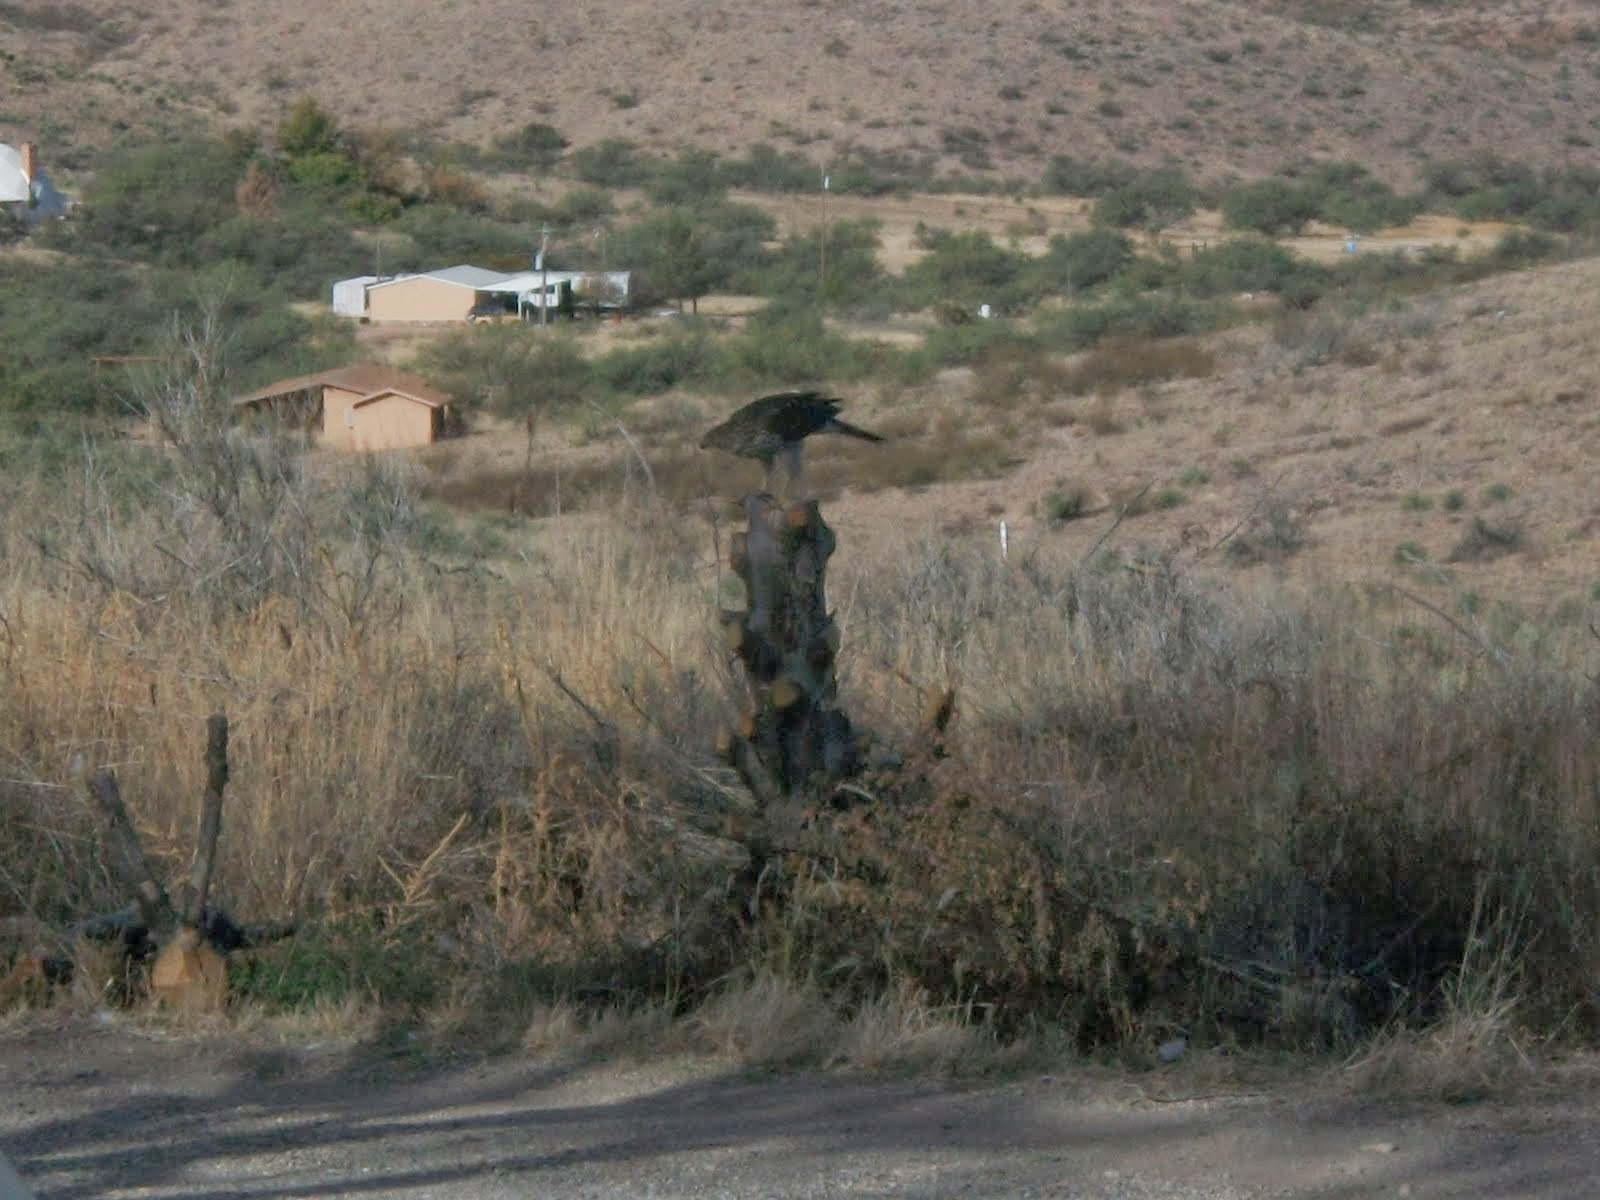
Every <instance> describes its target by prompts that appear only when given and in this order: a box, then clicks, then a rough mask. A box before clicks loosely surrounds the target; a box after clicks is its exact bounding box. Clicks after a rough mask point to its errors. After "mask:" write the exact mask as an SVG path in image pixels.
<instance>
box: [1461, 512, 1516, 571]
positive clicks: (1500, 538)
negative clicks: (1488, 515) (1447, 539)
mask: <svg viewBox="0 0 1600 1200" xmlns="http://www.w3.org/2000/svg"><path fill="white" fill-rule="evenodd" d="M1522 548H1523V538H1522V525H1521V523H1520V522H1517V521H1507V522H1503V523H1498V524H1497V523H1493V522H1489V521H1485V520H1484V519H1483V518H1482V517H1473V518H1472V524H1471V525H1470V526H1469V527H1468V528H1467V531H1466V532H1465V533H1463V534H1462V535H1461V539H1460V540H1459V541H1458V542H1456V544H1455V546H1454V547H1453V548H1452V549H1451V551H1450V555H1449V561H1450V562H1489V561H1492V560H1494V559H1496V558H1503V557H1504V556H1505V555H1507V554H1516V553H1517V552H1519V551H1520V550H1522Z"/></svg>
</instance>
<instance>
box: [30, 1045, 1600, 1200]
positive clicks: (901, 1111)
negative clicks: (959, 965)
mask: <svg viewBox="0 0 1600 1200" xmlns="http://www.w3.org/2000/svg"><path fill="white" fill-rule="evenodd" d="M1141 1078H1144V1079H1145V1081H1146V1084H1153V1083H1158V1082H1159V1083H1161V1084H1162V1085H1163V1086H1165V1085H1167V1084H1170V1083H1171V1082H1172V1080H1170V1079H1165V1080H1157V1079H1155V1078H1154V1077H1139V1076H1126V1077H1120V1078H1116V1079H1109V1080H1108V1079H1105V1078H1100V1079H1097V1080H1093V1081H1089V1080H1086V1079H1075V1078H1067V1077H1056V1078H1036V1079H1030V1080H1027V1081H1025V1082H1019V1083H1008V1084H999V1085H996V1084H984V1085H974V1086H961V1085H951V1084H945V1083H938V1082H931V1081H892V1080H891V1081H885V1080H867V1079H861V1078H819V1077H814V1076H800V1077H794V1076H786V1077H781V1078H757V1077H753V1076H750V1075H749V1074H747V1073H742V1072H738V1071H729V1070H728V1069H726V1068H725V1067H723V1068H719V1067H716V1066H714V1065H707V1064H699V1065H684V1064H673V1065H658V1066H639V1065H630V1066H594V1065H587V1066H557V1065H551V1064H549V1063H540V1062H536V1061H532V1060H529V1059H527V1058H525V1057H509V1058H497V1059H491V1060H485V1061H472V1062H454V1063H450V1064H447V1065H439V1064H437V1063H435V1064H422V1063H418V1062H416V1061H413V1060H412V1059H410V1058H408V1057H407V1056H406V1055H404V1054H401V1055H396V1054H395V1053H393V1052H392V1051H391V1052H379V1051H377V1050H373V1049H370V1048H351V1047H348V1046H337V1045H332V1044H323V1045H320V1046H319V1045H316V1044H310V1045H295V1046H288V1045H282V1044H261V1045H256V1046H253V1047H240V1046H238V1045H237V1044H229V1043H224V1042H220V1041H212V1042H207V1041H205V1040H195V1039H181V1040H161V1039H158V1038H157V1037H155V1036H154V1035H152V1034H150V1033H148V1032H145V1033H138V1032H130V1031H128V1030H125V1029H122V1028H113V1029H94V1028H91V1027H88V1026H80V1025H73V1026H70V1027H67V1028H64V1029H58V1030H42V1029H39V1028H36V1027H35V1028H32V1029H30V1030H28V1031H24V1032H11V1033H8V1034H5V1035H3V1036H0V1095H3V1096H4V1103H3V1104H0V1148H3V1149H4V1151H5V1153H6V1154H7V1155H8V1156H9V1157H10V1158H11V1160H12V1162H13V1163H15V1165H16V1167H17V1169H18V1170H19V1172H20V1173H21V1175H22V1177H23V1178H24V1179H25V1180H26V1181H27V1182H28V1183H29V1185H30V1186H31V1187H32V1188H33V1189H34V1191H35V1192H36V1194H37V1195H38V1196H39V1197H40V1200H45V1198H51V1200H68V1198H76V1197H91V1196H94V1197H134V1196H145V1197H192V1198H197V1200H224V1198H229V1200H231V1198H236V1197H237V1198H243V1197H324V1196H350V1197H389V1196H396V1197H401V1196H403V1197H439V1198H443V1197H451V1198H464V1200H489V1198H491V1197H493V1198H500V1197H506V1198H509V1197H530V1196H550V1197H563V1198H567V1200H576V1198H579V1197H646V1196H649V1197H660V1198H668V1197H685V1198H687V1197H696V1198H701V1197H808V1198H815V1200H822V1198H825V1197H860V1196H899V1197H930V1198H931V1197H957V1196H994V1197H1055V1198H1066V1197H1085V1198H1087V1197H1103V1198H1107V1200H1158V1198H1168V1200H1234V1198H1241V1197H1290V1198H1297V1200H1301V1198H1303V1200H1311V1198H1317V1200H1334V1198H1336V1197H1337V1198H1339V1200H1353V1198H1356V1197H1380V1196H1396V1197H1399V1196H1411V1197H1453V1198H1457V1200H1525V1198H1532V1197H1549V1198H1552V1200H1554V1198H1557V1197H1560V1198H1562V1200H1574V1198H1578V1197H1584V1196H1591V1195H1600V1119H1597V1118H1600V1098H1597V1096H1596V1095H1595V1093H1594V1092H1593V1091H1592V1090H1590V1091H1587V1092H1586V1093H1585V1094H1584V1095H1583V1096H1581V1097H1579V1098H1576V1099H1575V1098H1573V1097H1571V1096H1570V1095H1568V1096H1563V1097H1561V1098H1559V1099H1556V1098H1554V1097H1553V1096H1547V1095H1541V1098H1539V1099H1527V1098H1524V1099H1522V1100H1519V1101H1518V1102H1516V1103H1515V1104H1510V1103H1498V1102H1497V1103H1484V1104H1477V1105H1470V1106H1459V1107H1444V1106H1431V1105H1430V1106H1416V1105H1400V1104H1395V1103H1387V1102H1374V1101H1372V1100H1370V1099H1356V1098H1351V1097H1346V1096H1340V1095H1337V1094H1335V1092H1334V1091H1333V1090H1332V1089H1330V1088H1329V1087H1328V1086H1326V1085H1322V1086H1316V1087H1300V1086H1288V1087H1285V1086H1282V1085H1280V1086H1277V1087H1275V1088H1273V1089H1272V1090H1270V1091H1269V1092H1267V1093H1265V1094H1248V1093H1247V1094H1236V1095H1220V1096H1219V1095H1213V1096H1211V1097H1208V1098H1201V1099H1195V1100H1187V1101H1184V1100H1179V1101H1171V1100H1165V1101H1161V1102H1156V1101H1154V1100H1152V1099H1150V1098H1149V1093H1148V1092H1147V1090H1146V1087H1145V1085H1142V1084H1141V1083H1140V1079H1141ZM1551 1090H1554V1089H1551Z"/></svg>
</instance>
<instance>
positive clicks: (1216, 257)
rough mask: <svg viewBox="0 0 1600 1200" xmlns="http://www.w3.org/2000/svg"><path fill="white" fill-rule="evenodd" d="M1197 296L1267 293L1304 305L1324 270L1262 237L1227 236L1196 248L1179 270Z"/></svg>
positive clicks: (1319, 286)
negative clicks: (1192, 255) (1222, 239)
mask: <svg viewBox="0 0 1600 1200" xmlns="http://www.w3.org/2000/svg"><path fill="white" fill-rule="evenodd" d="M1183 278H1184V281H1185V283H1186V284H1187V285H1188V287H1189V288H1190V290H1192V291H1193V292H1194V294H1195V295H1197V296H1229V295H1235V294H1237V293H1240V292H1270V293H1275V294H1277V295H1279V296H1282V297H1283V299H1284V300H1285V301H1287V302H1288V303H1289V304H1291V305H1292V306H1294V307H1295V308H1305V307H1308V306H1309V305H1310V304H1311V303H1312V302H1313V301H1315V300H1316V298H1317V297H1318V296H1319V295H1320V294H1321V292H1322V289H1323V287H1324V286H1325V278H1326V276H1325V272H1324V271H1323V270H1322V269H1321V268H1319V267H1318V266H1317V265H1316V264H1315V263H1309V262H1306V261H1305V260H1303V259H1300V258H1296V257H1295V256H1294V255H1293V254H1291V253H1290V252H1289V251H1288V250H1285V249H1284V248H1283V247H1282V246H1279V245H1278V244H1277V243H1275V242H1270V241H1267V240H1266V239H1264V238H1231V239H1229V240H1228V241H1225V242H1222V243H1220V244H1219V245H1217V246H1214V247H1211V248H1209V249H1206V250H1202V251H1200V252H1199V253H1198V254H1196V255H1195V256H1194V257H1193V258H1191V259H1190V260H1189V261H1188V262H1187V263H1186V264H1185V265H1184V269H1183Z"/></svg>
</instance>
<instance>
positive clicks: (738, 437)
mask: <svg viewBox="0 0 1600 1200" xmlns="http://www.w3.org/2000/svg"><path fill="white" fill-rule="evenodd" d="M841 403H842V401H840V400H837V399H835V398H833V397H830V396H824V395H823V394H822V393H821V392H778V393H776V394H775V395H771V396H762V397H761V399H759V400H752V401H751V402H750V403H749V404H746V405H745V406H744V407H743V408H741V409H740V410H739V411H738V412H736V413H734V414H733V416H731V417H729V418H728V419H727V420H726V421H724V422H723V423H722V424H721V425H718V426H717V427H716V428H715V429H713V430H711V431H710V432H709V433H707V434H706V435H705V437H703V438H701V439H700V448H701V449H702V450H707V449H715V450H726V451H727V452H728V453H730V454H737V455H740V456H741V457H743V458H753V459H755V460H756V461H758V462H759V463H761V465H762V466H763V467H765V468H766V470H767V487H768V488H769V489H770V488H771V486H772V467H773V463H774V462H776V461H777V460H778V459H780V458H781V459H783V462H784V465H785V467H786V468H787V469H788V472H789V482H790V486H791V487H792V486H793V485H794V484H796V483H798V482H799V480H800V452H801V448H802V446H803V445H804V443H805V440H806V438H808V437H810V436H811V435H812V434H813V433H842V434H844V435H845V436H846V437H853V438H860V439H861V440H862V441H866V442H881V441H883V439H882V438H881V437H879V436H878V435H877V434H875V433H868V432H867V431H866V430H865V429H860V428H858V427H856V426H854V425H850V424H847V423H846V422H844V421H841V420H839V418H838V417H837V416H836V415H835V414H837V413H838V411H839V405H840V404H841Z"/></svg>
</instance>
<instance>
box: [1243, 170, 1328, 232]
mask: <svg viewBox="0 0 1600 1200" xmlns="http://www.w3.org/2000/svg"><path fill="white" fill-rule="evenodd" d="M1316 215H1317V204H1316V201H1315V200H1314V199H1313V198H1312V196H1311V195H1310V193H1308V192H1307V191H1306V190H1305V189H1303V188H1299V187H1296V186H1295V185H1294V184H1292V183H1290V182H1288V181H1287V180H1284V179H1263V180H1260V181H1259V182H1257V183H1247V184H1242V185H1240V186H1239V187H1235V188H1230V189H1229V190H1228V191H1226V192H1224V193H1223V195H1222V216H1223V219H1224V220H1226V221H1227V222H1228V224H1229V225H1231V226H1232V227H1233V228H1234V229H1242V230H1246V231H1248V232H1251V233H1261V234H1265V235H1267V236H1268V237H1275V236H1277V235H1279V234H1286V233H1288V234H1294V233H1299V232H1300V231H1301V229H1303V228H1304V227H1305V224H1306V222H1307V221H1310V220H1311V219H1312V218H1313V217H1315V216H1316Z"/></svg>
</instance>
